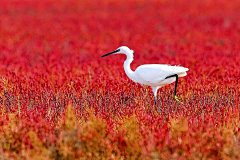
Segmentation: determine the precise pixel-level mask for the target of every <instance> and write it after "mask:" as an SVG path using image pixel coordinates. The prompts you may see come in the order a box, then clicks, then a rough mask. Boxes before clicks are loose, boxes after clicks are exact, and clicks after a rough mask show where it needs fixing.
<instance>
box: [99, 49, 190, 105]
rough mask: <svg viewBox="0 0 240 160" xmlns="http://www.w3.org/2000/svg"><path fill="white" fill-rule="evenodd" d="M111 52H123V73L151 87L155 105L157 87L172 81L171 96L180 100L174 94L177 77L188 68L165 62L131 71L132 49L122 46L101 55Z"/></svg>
mask: <svg viewBox="0 0 240 160" xmlns="http://www.w3.org/2000/svg"><path fill="white" fill-rule="evenodd" d="M111 54H125V55H126V56H127V59H126V60H125V62H124V71H125V73H126V74H127V76H128V77H129V78H130V79H131V80H133V81H134V82H137V83H140V84H141V85H142V84H144V85H148V86H151V87H152V90H153V94H154V102H155V105H156V104H157V91H158V89H159V88H161V87H163V86H165V85H167V84H170V83H173V82H174V81H176V82H175V89H174V96H173V98H174V99H175V100H176V101H177V102H179V100H181V99H180V98H178V97H177V96H176V92H177V83H178V77H184V76H186V75H187V73H186V72H187V71H188V68H185V67H181V66H170V65H166V64H145V65H141V66H139V67H138V68H137V69H136V70H135V71H132V70H131V68H130V64H131V63H132V61H133V50H131V49H129V48H128V47H126V46H122V47H119V48H118V49H116V50H115V51H113V52H110V53H108V54H105V55H103V56H102V57H105V56H108V55H111ZM180 103H181V102H180Z"/></svg>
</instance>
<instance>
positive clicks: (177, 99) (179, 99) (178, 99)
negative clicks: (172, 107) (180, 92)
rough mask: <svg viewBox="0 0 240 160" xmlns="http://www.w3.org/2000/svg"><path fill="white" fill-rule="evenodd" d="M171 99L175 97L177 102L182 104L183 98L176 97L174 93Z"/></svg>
mask: <svg viewBox="0 0 240 160" xmlns="http://www.w3.org/2000/svg"><path fill="white" fill-rule="evenodd" d="M173 99H175V100H176V101H177V102H178V103H180V104H182V105H184V104H183V102H182V101H183V100H182V99H181V98H179V97H177V96H176V95H174V96H173Z"/></svg>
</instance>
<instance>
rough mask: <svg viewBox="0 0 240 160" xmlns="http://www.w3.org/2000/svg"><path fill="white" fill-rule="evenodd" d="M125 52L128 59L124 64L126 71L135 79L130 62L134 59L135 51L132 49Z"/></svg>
mask: <svg viewBox="0 0 240 160" xmlns="http://www.w3.org/2000/svg"><path fill="white" fill-rule="evenodd" d="M125 54H126V56H127V59H126V60H125V61H124V65H123V66H124V71H125V73H126V74H127V76H128V77H129V78H130V79H131V80H133V81H135V80H134V79H135V78H134V77H135V75H134V72H133V71H132V70H131V67H130V64H131V63H132V61H133V51H132V50H131V52H126V53H125ZM135 82H136V81H135Z"/></svg>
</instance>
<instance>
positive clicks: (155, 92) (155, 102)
mask: <svg viewBox="0 0 240 160" xmlns="http://www.w3.org/2000/svg"><path fill="white" fill-rule="evenodd" d="M158 88H159V87H152V89H153V95H154V104H155V106H154V111H155V113H158V112H157V90H158Z"/></svg>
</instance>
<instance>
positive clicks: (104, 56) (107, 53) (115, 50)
mask: <svg viewBox="0 0 240 160" xmlns="http://www.w3.org/2000/svg"><path fill="white" fill-rule="evenodd" d="M119 51H120V49H117V50H115V51H113V52H110V53H107V54H105V55H103V56H102V57H106V56H108V55H111V54H113V53H117V52H119Z"/></svg>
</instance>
